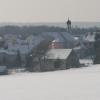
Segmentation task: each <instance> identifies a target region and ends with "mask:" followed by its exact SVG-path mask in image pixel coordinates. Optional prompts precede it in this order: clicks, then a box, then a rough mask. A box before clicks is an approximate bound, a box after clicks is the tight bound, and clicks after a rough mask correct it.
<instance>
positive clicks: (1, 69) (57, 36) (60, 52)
mask: <svg viewBox="0 0 100 100" xmlns="http://www.w3.org/2000/svg"><path fill="white" fill-rule="evenodd" d="M66 25H67V28H66V32H44V33H42V34H39V35H37V36H35V35H28V36H26V37H23V36H22V35H19V34H18V35H15V34H5V35H3V36H0V74H8V73H9V72H11V71H12V70H17V69H20V71H30V72H45V71H54V70H65V69H69V68H79V67H83V66H88V65H89V64H93V60H94V42H95V36H96V34H97V32H92V33H91V32H88V33H84V35H78V36H77V35H75V34H74V35H72V34H71V25H72V23H71V20H69V19H68V21H67V22H66Z"/></svg>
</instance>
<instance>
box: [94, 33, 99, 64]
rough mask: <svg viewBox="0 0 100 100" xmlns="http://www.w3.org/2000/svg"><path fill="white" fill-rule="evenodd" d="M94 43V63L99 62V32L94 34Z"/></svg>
mask: <svg viewBox="0 0 100 100" xmlns="http://www.w3.org/2000/svg"><path fill="white" fill-rule="evenodd" d="M95 40H96V41H95V43H94V49H95V59H94V64H100V34H96V37H95Z"/></svg>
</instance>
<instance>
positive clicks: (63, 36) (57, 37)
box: [43, 32, 74, 42]
mask: <svg viewBox="0 0 100 100" xmlns="http://www.w3.org/2000/svg"><path fill="white" fill-rule="evenodd" d="M43 35H48V36H51V37H53V38H54V39H55V40H57V41H59V42H65V39H66V41H68V42H72V41H74V37H73V36H72V35H71V34H69V33H67V32H47V33H43Z"/></svg>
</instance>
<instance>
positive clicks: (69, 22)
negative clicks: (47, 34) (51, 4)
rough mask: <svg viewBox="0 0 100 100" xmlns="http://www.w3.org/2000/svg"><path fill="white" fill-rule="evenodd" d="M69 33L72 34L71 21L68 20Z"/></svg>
mask: <svg viewBox="0 0 100 100" xmlns="http://www.w3.org/2000/svg"><path fill="white" fill-rule="evenodd" d="M67 32H69V33H70V32H71V20H69V18H68V21H67Z"/></svg>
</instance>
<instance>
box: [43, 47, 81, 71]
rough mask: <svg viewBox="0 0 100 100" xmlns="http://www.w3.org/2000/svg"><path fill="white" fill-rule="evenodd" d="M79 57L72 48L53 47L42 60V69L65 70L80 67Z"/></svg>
mask: <svg viewBox="0 0 100 100" xmlns="http://www.w3.org/2000/svg"><path fill="white" fill-rule="evenodd" d="M79 66H80V63H79V58H78V56H77V55H76V53H75V52H74V51H73V50H72V49H51V50H49V51H48V52H47V53H46V54H45V55H44V56H43V57H42V60H41V70H42V71H50V70H64V69H69V68H75V67H79Z"/></svg>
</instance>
